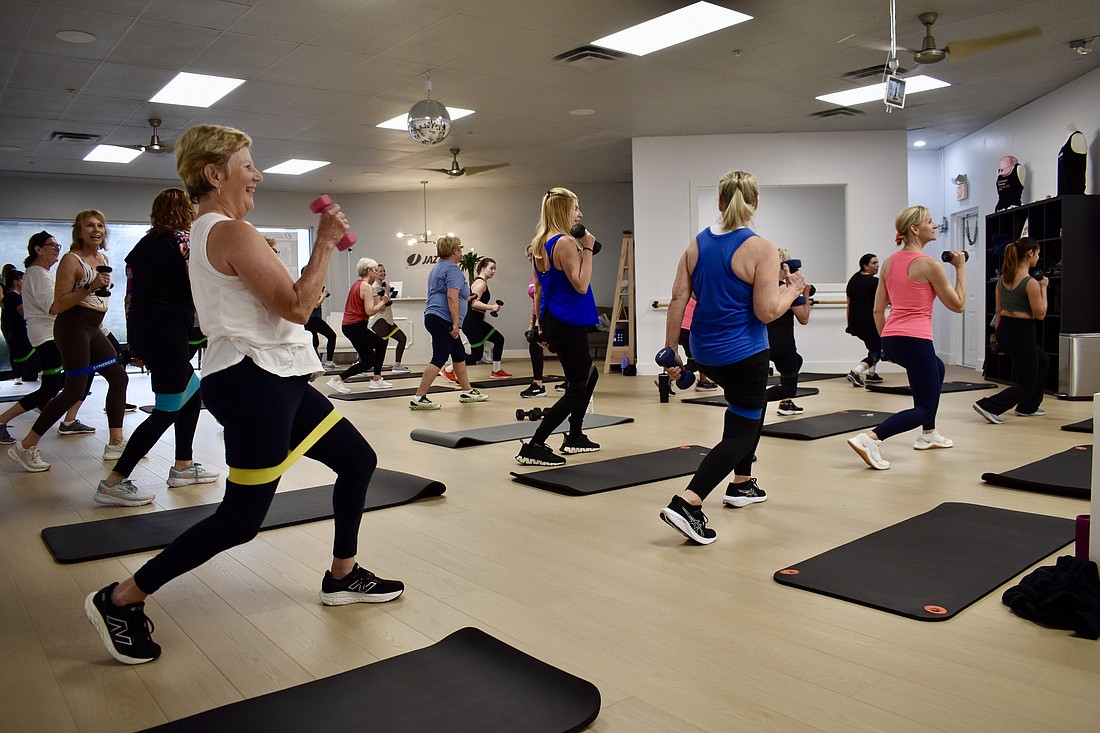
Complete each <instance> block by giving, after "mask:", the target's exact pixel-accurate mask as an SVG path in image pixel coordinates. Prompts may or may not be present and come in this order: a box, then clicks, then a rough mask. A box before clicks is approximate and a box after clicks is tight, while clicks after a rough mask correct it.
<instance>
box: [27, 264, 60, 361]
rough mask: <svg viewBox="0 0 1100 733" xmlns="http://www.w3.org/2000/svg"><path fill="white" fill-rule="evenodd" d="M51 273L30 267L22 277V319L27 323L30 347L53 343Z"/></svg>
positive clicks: (36, 266) (52, 286) (33, 266)
mask: <svg viewBox="0 0 1100 733" xmlns="http://www.w3.org/2000/svg"><path fill="white" fill-rule="evenodd" d="M53 290H54V279H53V273H52V272H50V271H49V270H47V269H46V268H45V267H39V266H38V265H31V266H30V267H28V268H27V272H26V273H25V274H24V275H23V317H24V318H25V319H26V321H27V336H28V337H29V338H30V340H31V346H41V345H42V344H44V343H46V342H47V341H53V321H54V318H55V317H56V316H52V315H50V308H52V307H53Z"/></svg>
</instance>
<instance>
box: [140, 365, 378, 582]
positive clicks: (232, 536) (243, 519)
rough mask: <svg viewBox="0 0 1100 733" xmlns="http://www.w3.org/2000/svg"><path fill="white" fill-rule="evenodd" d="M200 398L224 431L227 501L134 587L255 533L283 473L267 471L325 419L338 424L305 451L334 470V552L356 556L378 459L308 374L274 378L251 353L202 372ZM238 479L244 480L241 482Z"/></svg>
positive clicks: (148, 566)
mask: <svg viewBox="0 0 1100 733" xmlns="http://www.w3.org/2000/svg"><path fill="white" fill-rule="evenodd" d="M202 397H203V402H204V403H205V404H206V406H207V408H208V409H209V410H210V413H211V414H212V415H213V416H214V417H215V418H217V420H218V422H220V423H221V424H222V425H223V426H224V428H225V460H226V463H227V464H228V465H229V478H228V479H227V480H226V483H225V498H224V499H222V502H221V504H220V505H219V506H218V509H217V511H215V512H214V513H213V514H212V515H211V516H209V517H207V518H206V519H203V520H202V521H200V522H199V523H198V524H195V525H194V526H192V527H191V528H190V529H188V530H187V531H186V532H184V533H183V534H182V535H180V536H179V537H178V538H177V539H176V540H175V541H174V542H172V544H170V545H169V546H168V547H166V548H165V549H164V551H163V552H161V553H160V554H159V555H157V556H156V557H154V558H153V559H152V560H150V561H149V562H147V563H145V565H143V566H142V567H141V569H140V570H138V571H137V573H135V574H134V579H135V581H136V582H137V586H138V588H140V589H141V591H142V592H144V593H154V592H155V591H157V590H158V589H160V588H161V586H163V585H164V584H165V583H167V582H168V581H170V580H172V579H173V578H176V577H179V576H180V575H182V574H184V573H186V572H188V571H190V570H193V569H195V568H197V567H198V566H199V565H202V564H203V563H204V562H206V561H207V560H209V559H210V558H212V557H214V556H215V555H217V554H218V553H219V552H222V551H224V550H227V549H229V548H230V547H235V546H237V545H241V544H244V543H245V542H248V541H250V540H251V539H252V538H253V537H255V536H256V533H257V532H258V531H259V530H260V528H261V526H262V524H263V521H264V518H265V517H266V516H267V511H268V508H269V507H270V506H271V500H272V498H273V497H274V496H275V489H276V488H277V487H278V485H279V478H280V476H281V471H273V470H272V469H274V468H275V467H280V468H281V470H285V469H286V467H287V466H284V465H282V464H284V463H285V462H286V461H287V460H288V458H287V455H288V453H289V452H290V451H291V450H292V449H294V448H296V447H298V446H299V445H300V444H302V443H303V441H305V440H306V438H307V436H310V434H311V433H312V432H313V431H314V430H315V429H317V428H318V427H319V426H321V425H322V421H325V420H326V419H327V418H331V419H335V420H336V422H335V423H334V424H332V425H331V427H329V428H328V430H327V431H326V432H324V433H323V434H322V435H321V437H320V438H319V439H318V440H317V441H316V442H315V443H313V444H312V445H311V446H310V447H309V448H308V449H307V450H306V452H305V455H306V456H308V457H309V458H312V459H314V460H316V461H320V462H321V463H323V464H324V465H326V466H328V467H329V468H330V469H332V470H333V471H334V472H335V473H336V483H335V484H334V485H333V489H332V510H333V515H334V525H335V530H334V537H333V544H332V555H333V557H335V558H338V559H347V558H352V557H355V554H356V552H357V551H358V535H359V524H360V522H361V520H362V517H363V507H364V505H365V504H366V495H367V485H368V484H369V483H370V479H371V476H372V475H373V473H374V469H375V466H377V464H378V458H377V456H376V455H375V452H374V449H372V448H371V447H370V444H369V443H367V441H366V440H365V439H364V438H363V436H362V435H361V434H360V433H359V431H358V430H356V429H355V427H354V426H353V425H352V424H351V423H350V422H348V421H347V419H345V418H341V417H339V415H336V414H335V412H334V410H333V408H332V403H330V402H329V401H328V399H327V398H325V397H324V396H323V395H322V394H321V393H320V392H318V391H317V390H315V389H314V388H313V387H311V386H310V385H309V381H308V378H307V377H304V376H303V377H277V376H275V375H274V374H271V373H269V372H265V371H264V370H262V369H260V368H259V367H257V366H256V365H255V364H254V363H253V362H252V360H251V359H248V358H246V359H245V360H244V361H242V362H240V363H238V364H235V365H234V366H232V367H229V368H228V369H224V370H222V371H219V372H215V373H214V374H210V375H207V376H204V377H203V380H202ZM265 469H267V470H265ZM253 471H254V472H257V473H260V474H261V475H260V476H256V475H254V474H252V473H251V472H253ZM269 473H275V475H273V477H271V478H270V480H266V481H265V480H264V478H266V476H264V475H263V474H269ZM238 479H240V480H241V481H246V482H247V483H238Z"/></svg>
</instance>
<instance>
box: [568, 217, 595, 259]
mask: <svg viewBox="0 0 1100 733" xmlns="http://www.w3.org/2000/svg"><path fill="white" fill-rule="evenodd" d="M587 231H588V230H587V229H585V228H584V224H581V223H580V222H579V221H578V222H577V223H576V224H574V225H573V228H572V229H570V230H569V236H571V237H573V239H580V238H581V237H583V236H584V235H585V233H586V232H587ZM601 249H603V245H602V244H600V243H599V242H596V243H595V244H593V245H592V255H593V256H595V255H598V254H599V253H600V250H601Z"/></svg>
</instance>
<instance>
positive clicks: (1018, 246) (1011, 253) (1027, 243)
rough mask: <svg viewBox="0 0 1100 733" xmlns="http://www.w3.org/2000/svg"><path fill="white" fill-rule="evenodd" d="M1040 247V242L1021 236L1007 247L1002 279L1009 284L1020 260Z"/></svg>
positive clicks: (1002, 267)
mask: <svg viewBox="0 0 1100 733" xmlns="http://www.w3.org/2000/svg"><path fill="white" fill-rule="evenodd" d="M1037 249H1039V243H1038V242H1036V241H1035V240H1034V239H1032V238H1031V237H1020V238H1019V239H1017V240H1016V241H1015V242H1013V243H1011V244H1009V245H1008V246H1006V247H1005V257H1004V260H1003V261H1002V262H1001V280H1003V281H1004V282H1005V284H1006V285H1007V284H1008V279H1009V278H1010V277H1012V276H1013V275H1014V274H1016V268H1018V267H1019V266H1020V261H1021V260H1022V259H1023V258H1024V257H1025V256H1027V255H1030V254H1031V253H1032V252H1034V251H1035V250H1037Z"/></svg>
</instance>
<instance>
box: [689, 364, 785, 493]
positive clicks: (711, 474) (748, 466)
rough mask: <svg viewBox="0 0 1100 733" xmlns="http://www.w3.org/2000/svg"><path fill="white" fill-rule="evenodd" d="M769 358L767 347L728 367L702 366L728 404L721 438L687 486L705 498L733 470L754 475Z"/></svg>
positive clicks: (741, 474) (762, 420)
mask: <svg viewBox="0 0 1100 733" xmlns="http://www.w3.org/2000/svg"><path fill="white" fill-rule="evenodd" d="M768 361H769V358H768V350H767V349H765V350H764V351H761V352H758V353H756V354H753V355H752V356H749V357H746V358H744V359H742V360H741V361H738V362H734V363H733V364H727V365H725V366H707V365H703V364H700V365H699V368H700V369H701V370H703V371H704V372H705V373H706V375H707V376H708V377H709V378H710V379H713V380H714V381H715V382H717V383H718V384H719V385H720V386H721V387H722V390H723V395H724V396H725V398H726V402H727V403H728V405H729V407H727V408H726V418H725V424H724V425H723V428H722V440H721V441H719V443H718V445H716V446H714V447H713V448H711V449H710V452H709V453H707V455H706V457H705V458H704V459H703V460H702V462H701V463H700V464H699V470H698V471H696V472H695V475H694V476H693V477H692V478H691V481H690V482H689V483H688V485H687V488H688V490H690V491H694V492H695V493H696V494H697V495H698V496H699V498H700V499H706V498H707V495H709V494H710V492H711V491H713V490H714V487H716V486H717V485H718V484H719V483H720V482H721V481H722V480H723V479H724V478H725V477H726V476H728V475H729V472H730V469H733V472H734V473H735V474H736V475H738V476H751V475H752V457H753V454H754V453H756V446H757V445H758V444H759V443H760V431H761V429H763V427H764V406H765V405H766V404H767V402H766V401H765V396H764V392H765V390H766V389H767V386H768ZM753 415H756V416H753Z"/></svg>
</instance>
